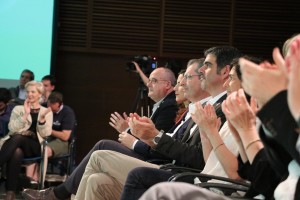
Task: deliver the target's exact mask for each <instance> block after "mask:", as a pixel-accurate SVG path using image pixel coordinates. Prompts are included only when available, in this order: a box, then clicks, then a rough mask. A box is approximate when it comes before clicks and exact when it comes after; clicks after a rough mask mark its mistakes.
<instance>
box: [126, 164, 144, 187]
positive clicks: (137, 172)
mask: <svg viewBox="0 0 300 200" xmlns="http://www.w3.org/2000/svg"><path fill="white" fill-rule="evenodd" d="M140 177H141V168H140V167H137V168H134V169H132V170H131V171H130V172H129V173H128V176H127V179H126V185H131V186H133V185H140V184H141V183H140Z"/></svg>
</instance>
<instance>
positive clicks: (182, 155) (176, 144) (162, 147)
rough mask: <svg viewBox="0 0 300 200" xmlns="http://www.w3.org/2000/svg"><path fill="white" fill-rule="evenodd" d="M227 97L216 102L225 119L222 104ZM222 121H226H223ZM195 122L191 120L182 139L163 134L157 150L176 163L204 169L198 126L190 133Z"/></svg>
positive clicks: (216, 106)
mask: <svg viewBox="0 0 300 200" xmlns="http://www.w3.org/2000/svg"><path fill="white" fill-rule="evenodd" d="M225 98H226V95H224V96H222V97H221V98H220V99H219V100H218V101H217V102H216V103H215V104H214V107H215V108H216V113H217V116H218V117H220V118H221V119H223V120H224V119H225V117H224V113H223V112H222V108H221V106H220V104H221V103H222V101H223V100H224V99H225ZM222 123H224V122H223V121H222ZM194 124H195V122H193V121H191V123H190V125H189V127H188V128H187V129H186V131H185V133H184V135H183V137H182V139H181V140H180V141H179V140H176V139H174V138H171V137H169V136H168V135H163V136H162V138H161V139H160V141H159V142H158V145H157V146H156V148H155V150H156V151H157V152H159V153H160V154H162V155H164V156H165V157H166V158H168V159H171V160H176V165H183V166H187V167H192V168H197V169H203V167H204V165H205V162H204V158H203V152H202V146H201V140H200V134H199V130H198V127H197V128H196V129H195V130H194V131H193V133H192V134H190V129H191V128H192V127H193V126H194Z"/></svg>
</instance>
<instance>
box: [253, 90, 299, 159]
mask: <svg viewBox="0 0 300 200" xmlns="http://www.w3.org/2000/svg"><path fill="white" fill-rule="evenodd" d="M257 116H258V117H259V118H260V120H261V121H262V123H263V125H264V126H265V128H266V129H267V130H268V131H269V132H270V133H271V135H272V137H273V139H275V140H276V142H278V143H279V144H280V145H281V146H282V147H284V149H285V150H286V151H287V152H288V153H289V154H290V155H291V156H292V157H293V158H294V159H295V160H296V161H297V162H298V164H300V156H299V152H298V151H297V150H296V148H295V147H296V142H297V139H298V136H299V134H298V133H297V132H296V129H298V124H297V122H296V121H295V119H294V118H293V116H292V114H291V112H290V110H289V107H288V104H287V91H282V92H280V93H278V94H277V95H275V96H274V97H273V98H272V99H271V100H270V101H269V102H268V103H267V104H266V105H265V106H264V107H263V108H262V109H261V111H260V112H258V113H257Z"/></svg>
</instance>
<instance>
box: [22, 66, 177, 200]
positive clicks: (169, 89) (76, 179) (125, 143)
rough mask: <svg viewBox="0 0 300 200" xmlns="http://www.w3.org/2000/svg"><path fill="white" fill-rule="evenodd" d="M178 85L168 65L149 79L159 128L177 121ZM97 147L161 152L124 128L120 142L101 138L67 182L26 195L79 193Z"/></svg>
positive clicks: (137, 153) (144, 156) (138, 154)
mask: <svg viewBox="0 0 300 200" xmlns="http://www.w3.org/2000/svg"><path fill="white" fill-rule="evenodd" d="M174 85H175V76H174V73H173V72H172V71H171V70H170V69H168V68H163V67H161V68H157V69H155V70H154V71H153V72H152V73H151V74H150V77H149V82H148V83H147V87H148V90H149V91H148V96H149V97H150V98H151V99H153V100H154V101H155V102H156V103H155V104H154V106H153V111H152V115H151V119H152V120H153V122H154V124H155V127H156V128H157V129H159V130H165V131H167V130H169V129H170V128H171V127H172V126H173V125H174V123H175V117H176V112H177V110H178V107H177V103H176V100H175V92H174V91H173V87H174ZM135 116H136V115H135ZM113 120H115V121H117V120H120V119H119V118H118V116H117V115H116V116H115V118H114V119H113ZM97 150H112V151H116V152H121V153H122V154H125V155H129V156H131V157H135V158H138V159H141V160H148V159H152V158H157V156H158V155H154V154H152V153H151V148H150V146H148V145H147V144H145V143H143V142H142V141H140V140H138V139H136V138H135V137H134V136H132V135H131V134H130V133H128V132H121V133H120V134H119V142H117V141H112V140H100V141H99V142H97V143H96V144H95V146H94V147H93V148H92V149H91V150H90V152H89V153H88V154H87V155H86V156H85V157H84V159H83V160H82V161H81V163H80V164H79V165H78V166H77V168H76V169H75V170H74V171H73V173H72V174H71V175H70V176H69V177H68V179H67V180H66V181H65V182H64V183H62V184H60V185H59V186H57V187H55V188H48V189H46V190H40V191H38V190H31V189H27V190H25V191H24V192H23V196H24V197H25V199H47V200H51V199H66V198H69V197H70V196H71V194H76V192H77V188H78V186H79V183H80V181H81V178H82V175H83V173H84V171H85V167H86V165H87V163H88V161H89V159H90V157H91V155H92V153H93V152H94V151H97ZM121 166H122V164H121Z"/></svg>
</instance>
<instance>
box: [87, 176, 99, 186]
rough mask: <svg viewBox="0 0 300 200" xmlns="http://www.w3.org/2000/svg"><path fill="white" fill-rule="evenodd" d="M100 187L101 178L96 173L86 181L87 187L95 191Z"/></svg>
mask: <svg viewBox="0 0 300 200" xmlns="http://www.w3.org/2000/svg"><path fill="white" fill-rule="evenodd" d="M100 185H101V176H100V175H99V174H97V173H95V174H91V175H90V176H89V178H88V180H87V187H88V188H90V189H92V190H95V189H97V188H99V186H100Z"/></svg>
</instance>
